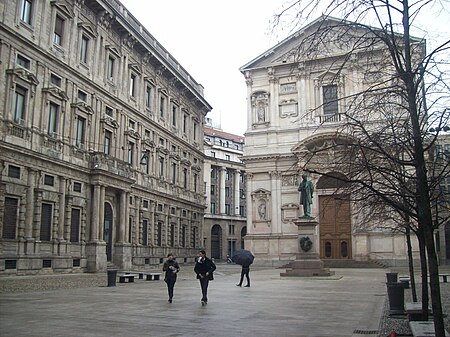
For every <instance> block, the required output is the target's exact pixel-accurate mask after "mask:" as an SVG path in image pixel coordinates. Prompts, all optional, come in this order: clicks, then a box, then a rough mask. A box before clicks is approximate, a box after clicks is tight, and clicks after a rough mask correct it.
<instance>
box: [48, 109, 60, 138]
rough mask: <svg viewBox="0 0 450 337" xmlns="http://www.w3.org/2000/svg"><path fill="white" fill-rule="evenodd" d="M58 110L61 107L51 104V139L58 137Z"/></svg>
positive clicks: (49, 120) (49, 132)
mask: <svg viewBox="0 0 450 337" xmlns="http://www.w3.org/2000/svg"><path fill="white" fill-rule="evenodd" d="M58 110H59V105H57V104H55V103H53V102H50V108H49V113H48V130H47V131H48V134H49V135H50V136H51V137H56V136H57V134H56V127H57V124H56V123H57V120H58Z"/></svg>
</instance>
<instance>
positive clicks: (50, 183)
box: [44, 174, 55, 186]
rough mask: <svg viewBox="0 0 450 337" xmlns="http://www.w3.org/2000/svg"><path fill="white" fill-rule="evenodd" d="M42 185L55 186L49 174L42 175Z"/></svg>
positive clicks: (52, 177) (53, 179)
mask: <svg viewBox="0 0 450 337" xmlns="http://www.w3.org/2000/svg"><path fill="white" fill-rule="evenodd" d="M44 185H47V186H54V185H55V177H54V176H51V175H49V174H45V175H44Z"/></svg>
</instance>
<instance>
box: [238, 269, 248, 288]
mask: <svg viewBox="0 0 450 337" xmlns="http://www.w3.org/2000/svg"><path fill="white" fill-rule="evenodd" d="M249 274H250V266H242V270H241V280H240V281H239V283H238V284H236V285H237V286H238V287H241V286H242V281H244V276H245V277H246V278H247V285H246V286H245V287H250V276H249Z"/></svg>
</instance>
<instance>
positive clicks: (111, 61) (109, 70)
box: [106, 55, 116, 81]
mask: <svg viewBox="0 0 450 337" xmlns="http://www.w3.org/2000/svg"><path fill="white" fill-rule="evenodd" d="M115 63H116V59H115V58H114V57H112V56H111V55H110V56H108V65H107V69H106V76H107V78H108V80H110V81H112V80H113V79H114V66H115Z"/></svg>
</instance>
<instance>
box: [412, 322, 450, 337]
mask: <svg viewBox="0 0 450 337" xmlns="http://www.w3.org/2000/svg"><path fill="white" fill-rule="evenodd" d="M409 327H410V329H411V332H412V334H413V336H414V337H434V336H435V335H436V334H435V332H434V323H433V322H431V321H411V322H409ZM445 336H450V335H449V333H448V332H447V330H445Z"/></svg>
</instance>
